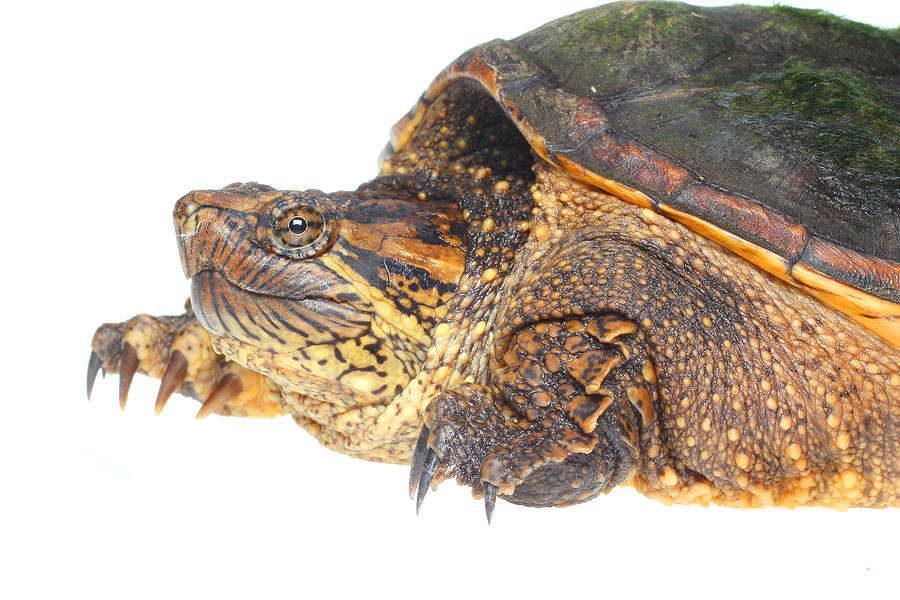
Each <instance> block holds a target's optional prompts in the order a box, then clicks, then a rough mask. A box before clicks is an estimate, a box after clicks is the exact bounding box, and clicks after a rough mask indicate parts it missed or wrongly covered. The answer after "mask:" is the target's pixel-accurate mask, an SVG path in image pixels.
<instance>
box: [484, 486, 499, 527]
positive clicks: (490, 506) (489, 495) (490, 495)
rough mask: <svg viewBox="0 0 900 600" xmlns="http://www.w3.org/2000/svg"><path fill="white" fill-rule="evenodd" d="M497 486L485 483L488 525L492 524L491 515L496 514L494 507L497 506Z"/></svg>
mask: <svg viewBox="0 0 900 600" xmlns="http://www.w3.org/2000/svg"><path fill="white" fill-rule="evenodd" d="M497 489H498V488H497V486H496V485H494V484H493V483H488V482H487V481H485V482H484V514H486V515H487V520H488V525H490V524H491V515H493V514H494V505H495V504H497Z"/></svg>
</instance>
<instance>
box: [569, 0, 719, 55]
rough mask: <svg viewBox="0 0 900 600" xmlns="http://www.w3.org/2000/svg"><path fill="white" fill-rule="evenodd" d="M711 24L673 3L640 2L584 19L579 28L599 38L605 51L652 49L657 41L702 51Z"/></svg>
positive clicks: (689, 10)
mask: <svg viewBox="0 0 900 600" xmlns="http://www.w3.org/2000/svg"><path fill="white" fill-rule="evenodd" d="M711 24H712V21H711V20H710V19H709V18H708V17H706V16H705V15H703V14H701V13H698V12H696V11H694V9H693V8H692V7H690V6H687V5H684V4H678V3H674V2H640V3H636V4H634V5H631V6H629V7H626V8H625V10H619V11H615V12H610V13H607V14H603V15H600V16H598V17H595V18H588V19H586V20H585V21H583V22H582V23H581V27H582V28H583V29H585V30H588V31H593V32H598V33H601V34H603V40H604V43H605V44H606V45H607V47H608V49H609V50H612V51H620V50H624V49H626V48H629V47H630V48H638V49H640V48H647V49H650V48H654V47H656V45H657V44H658V42H659V39H660V38H663V37H665V38H677V39H681V40H686V41H690V40H693V43H694V44H695V45H697V46H699V49H700V50H701V51H705V49H706V42H705V41H704V38H703V35H702V34H703V32H704V30H706V29H708V28H709V27H710V25H711Z"/></svg>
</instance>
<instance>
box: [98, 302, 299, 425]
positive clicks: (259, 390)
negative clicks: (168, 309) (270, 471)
mask: <svg viewBox="0 0 900 600" xmlns="http://www.w3.org/2000/svg"><path fill="white" fill-rule="evenodd" d="M107 372H109V373H118V374H119V406H120V407H121V409H122V410H124V409H125V404H126V403H127V401H128V392H129V389H130V388H131V383H132V380H133V378H134V375H135V373H141V374H144V375H149V376H151V377H155V378H158V379H160V387H159V392H158V394H157V396H156V404H155V412H156V414H157V415H158V414H160V412H162V409H163V408H164V407H165V405H166V403H167V402H168V400H169V398H170V397H171V396H172V394H173V393H175V392H176V391H177V392H179V393H181V394H183V395H185V396H189V397H192V398H195V399H197V400H199V401H200V402H202V406H201V407H200V410H199V412H198V413H197V418H202V417H205V416H207V415H210V414H213V413H216V414H221V415H235V416H252V417H273V416H277V415H279V414H282V412H283V411H282V410H281V408H280V402H279V398H280V392H279V391H278V389H277V388H276V387H275V386H274V385H272V384H270V383H269V382H268V380H266V379H265V378H264V377H263V376H262V375H260V374H259V373H256V372H255V371H251V370H249V369H246V368H244V367H242V366H240V365H238V364H237V363H234V362H232V361H229V360H227V359H226V358H224V357H222V356H220V355H218V354H216V352H215V351H214V350H213V347H212V343H211V342H210V339H209V335H208V334H207V333H206V330H204V329H203V327H202V326H201V325H200V324H199V322H197V320H196V319H195V318H194V315H193V312H191V310H190V308H189V307H188V310H187V311H186V312H185V313H184V314H183V315H176V316H162V317H154V316H150V315H137V316H136V317H133V318H131V319H129V320H128V321H125V322H123V323H107V324H104V325H101V326H100V328H99V329H97V332H96V333H95V334H94V339H93V341H92V343H91V357H90V359H89V361H88V370H87V394H88V398H89V399H90V397H91V392H92V391H93V387H94V382H95V380H96V378H97V375H98V374H99V373H102V374H104V375H105V374H106V373H107Z"/></svg>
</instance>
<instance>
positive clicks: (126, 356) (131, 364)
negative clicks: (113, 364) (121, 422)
mask: <svg viewBox="0 0 900 600" xmlns="http://www.w3.org/2000/svg"><path fill="white" fill-rule="evenodd" d="M138 362H139V361H138V355H137V351H136V350H135V349H134V346H132V345H131V344H129V343H128V342H125V343H124V344H123V345H122V362H121V363H120V365H119V408H120V409H122V410H125V403H126V402H127V401H128V390H129V389H131V381H132V379H134V374H135V372H137V368H138Z"/></svg>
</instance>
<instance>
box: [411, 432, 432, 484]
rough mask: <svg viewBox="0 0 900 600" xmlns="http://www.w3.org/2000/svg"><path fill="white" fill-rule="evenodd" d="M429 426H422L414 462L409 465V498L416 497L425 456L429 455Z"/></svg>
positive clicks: (414, 453) (414, 451) (413, 457)
mask: <svg viewBox="0 0 900 600" xmlns="http://www.w3.org/2000/svg"><path fill="white" fill-rule="evenodd" d="M428 433H429V432H428V427H426V426H424V425H423V426H422V432H421V433H419V439H418V441H417V442H416V449H415V450H413V455H412V464H411V465H410V467H409V499H410V500H412V499H413V498H415V497H416V489H417V488H418V486H419V477H421V476H422V467H423V466H424V465H425V457H426V456H427V455H428Z"/></svg>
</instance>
